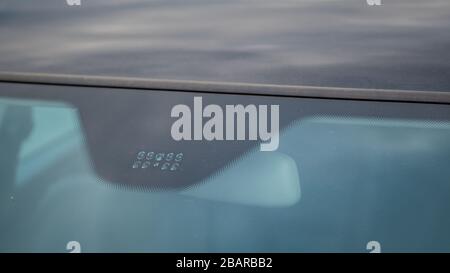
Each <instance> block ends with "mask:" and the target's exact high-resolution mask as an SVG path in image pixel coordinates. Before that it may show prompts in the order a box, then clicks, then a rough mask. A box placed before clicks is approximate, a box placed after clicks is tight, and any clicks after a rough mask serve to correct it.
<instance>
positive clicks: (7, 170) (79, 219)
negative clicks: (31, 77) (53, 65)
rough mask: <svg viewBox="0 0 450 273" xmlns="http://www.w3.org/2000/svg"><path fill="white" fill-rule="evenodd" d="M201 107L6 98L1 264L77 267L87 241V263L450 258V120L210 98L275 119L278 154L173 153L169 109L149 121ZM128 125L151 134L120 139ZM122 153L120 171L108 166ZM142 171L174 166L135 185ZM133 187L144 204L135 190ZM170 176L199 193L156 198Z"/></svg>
mask: <svg viewBox="0 0 450 273" xmlns="http://www.w3.org/2000/svg"><path fill="white" fill-rule="evenodd" d="M198 95H199V94H198V93H190V92H169V91H152V90H149V91H142V90H131V89H130V90H115V89H107V88H87V87H85V88H80V87H68V86H66V87H63V86H45V85H29V84H5V83H2V84H0V151H1V153H0V189H1V191H0V193H1V194H0V196H1V200H0V219H1V221H0V251H1V252H7V251H13V252H27V251H32V252H34V251H36V252H47V251H48V252H66V248H65V247H66V244H67V243H68V242H71V241H76V242H79V243H80V244H81V246H82V249H83V251H84V252H128V251H130V252H131V251H133V252H135V251H138V252H139V251H142V252H247V251H251V252H311V251H312V252H334V251H339V252H367V250H366V244H367V243H368V242H370V241H377V242H380V244H381V245H382V249H383V251H384V252H396V251H406V252H410V251H411V252H415V251H425V252H428V251H438V252H441V251H442V252H450V232H449V230H450V218H449V217H448V214H449V211H450V141H449V139H450V106H448V105H437V104H435V105H433V104H420V103H394V102H369V101H344V100H327V99H307V98H287V97H284V98H283V97H267V96H246V95H225V94H206V93H205V94H200V95H201V96H203V99H204V101H205V102H208V103H219V104H220V103H242V104H247V103H255V104H269V103H272V104H279V105H280V118H281V120H280V124H281V125H280V145H279V148H278V150H277V151H276V152H261V151H259V148H258V145H250V146H245V145H243V144H242V143H237V142H236V143H235V142H232V143H228V144H226V145H225V146H221V145H224V144H220V143H217V142H216V143H215V142H207V141H204V142H201V143H200V144H198V145H199V146H195V147H194V146H192V147H191V145H197V144H190V143H178V144H176V143H175V142H172V141H171V140H170V127H168V126H165V124H166V123H167V124H170V122H169V121H170V107H167V109H165V110H164V109H158V111H157V113H158V114H152V115H149V114H148V113H153V112H151V111H152V110H151V109H153V107H156V106H157V105H159V106H161V107H162V106H164V107H166V106H168V105H175V104H178V103H180V102H184V101H192V98H193V97H194V96H198ZM97 101H101V102H102V109H103V110H101V111H99V110H98V108H97V107H94V106H95V105H94V106H93V105H90V104H91V103H92V104H95V103H96V102H97ZM131 101H134V102H142V103H145V104H148V106H149V107H148V109H147V110H145V111H143V112H142V111H138V112H136V111H135V109H136V108H138V109H143V108H142V107H140V105H139V107H133V106H136V105H130V104H126V103H127V102H131ZM119 102H121V103H125V104H126V105H127V106H129V107H122V108H120V109H118V108H117V107H116V103H119ZM91 106H92V107H91ZM102 111H103V112H105V113H107V114H108V115H102V113H101V112H102ZM146 111H150V112H146ZM125 118H126V119H125ZM141 118H142V119H141ZM168 122H169V123H168ZM89 123H93V124H94V125H96V126H91V125H90V124H89ZM130 123H137V124H136V128H140V127H148V131H145V130H143V131H137V132H136V131H132V132H133V134H129V133H128V132H129V131H128V130H125V132H124V133H123V135H120V134H119V135H118V134H117V132H120V131H123V130H124V128H129V127H127V126H130V125H129V124H130ZM155 131H156V132H158V133H161V135H154V137H155V138H156V136H160V138H158V139H150V138H148V136H146V135H143V136H142V138H141V136H134V135H140V134H145V133H146V132H155ZM95 134H98V135H96V137H95V138H92V136H91V135H95ZM123 136H127V137H123ZM97 137H98V138H97ZM114 138H118V139H119V140H120V141H121V143H122V146H123V147H125V148H126V149H123V150H120V153H119V152H118V153H117V154H116V155H117V157H124V160H123V161H122V160H121V159H118V158H115V157H101V155H102V154H105V153H109V152H110V151H109V150H111V147H114V146H108V145H109V143H111V144H114V143H116V142H115V141H113V139H114ZM92 139H94V140H95V141H94V142H92ZM97 139H101V140H103V142H104V143H102V142H101V141H97ZM141 139H143V140H145V143H137V142H136V141H137V140H141ZM108 141H110V142H108ZM155 143H158V145H155ZM93 144H95V145H93ZM146 145H147V146H146ZM164 145H167V147H169V146H173V147H174V148H173V149H169V148H167V147H164V148H159V147H161V146H164ZM176 145H180V146H176ZM239 145H241V146H239ZM156 146H158V147H156ZM128 147H130V148H128ZM155 147H156V148H155ZM118 148H119V147H118ZM153 148H154V149H153ZM180 149H182V150H183V151H180ZM230 151H232V152H233V156H232V157H229V161H224V163H223V165H222V166H219V165H217V162H219V160H220V156H218V155H223V154H227V153H229V152H230ZM100 159H101V160H100ZM136 159H138V160H141V161H142V162H146V161H147V160H148V161H151V163H152V164H153V163H154V162H161V164H162V163H163V162H170V166H165V167H164V168H168V169H165V170H164V171H161V170H155V169H152V166H149V167H148V169H145V170H142V169H139V170H135V169H133V168H132V165H133V162H134V160H136ZM105 160H106V162H104V161H105ZM158 160H159V161H158ZM97 161H101V162H97ZM122 162H124V163H123V166H122V165H121V164H122ZM174 163H179V165H177V166H181V167H182V168H181V169H180V170H177V171H174V172H170V168H172V166H173V164H174ZM191 163H192V164H191ZM190 164H191V165H190ZM111 166H112V167H111ZM163 166H164V165H160V166H159V168H162V167H163ZM109 167H111V168H109ZM141 167H142V166H141ZM116 171H118V172H117V173H116ZM136 171H139V175H141V174H142V175H144V178H146V182H147V183H148V185H149V187H148V188H142V186H139V187H138V188H133V187H132V186H133V185H132V184H129V183H130V181H131V180H133V179H132V178H133V175H134V173H135V172H136ZM123 174H125V175H124V176H122V175H123ZM201 174H203V175H201ZM163 175H174V176H173V177H171V179H173V180H179V179H180V180H183V181H187V180H190V179H191V178H192V177H202V178H201V180H199V181H197V180H195V179H193V180H192V181H191V182H190V184H189V185H186V186H183V187H181V188H164V187H160V186H158V187H155V188H153V186H152V185H153V184H152V183H156V182H158V181H157V180H159V179H166V178H165V177H164V176H163ZM107 178H109V179H111V181H108V179H107ZM119 178H120V179H119ZM139 178H141V177H139ZM113 180H116V181H113Z"/></svg>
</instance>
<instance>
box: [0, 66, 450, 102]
mask: <svg viewBox="0 0 450 273" xmlns="http://www.w3.org/2000/svg"><path fill="white" fill-rule="evenodd" d="M0 82H10V83H27V84H51V85H66V86H80V87H110V88H124V89H146V90H166V91H188V92H207V93H225V94H245V95H265V96H286V97H303V98H322V99H348V100H371V101H392V102H418V103H437V104H450V92H440V91H412V90H389V89H364V88H343V87H316V86H296V85H274V84H253V83H225V82H206V81H205V82H204V81H181V80H163V79H145V78H128V77H106V76H86V75H66V74H42V73H18V72H0Z"/></svg>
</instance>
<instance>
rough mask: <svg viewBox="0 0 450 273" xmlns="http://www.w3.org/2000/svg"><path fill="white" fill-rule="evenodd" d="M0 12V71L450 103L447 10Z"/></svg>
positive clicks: (233, 0) (25, 8)
mask: <svg viewBox="0 0 450 273" xmlns="http://www.w3.org/2000/svg"><path fill="white" fill-rule="evenodd" d="M81 1H82V5H81V6H80V7H70V6H67V5H66V3H65V0H40V1H33V3H31V2H29V1H15V0H4V1H2V2H1V3H0V37H2V38H1V44H0V56H1V58H0V71H16V72H37V73H64V74H83V75H91V76H114V77H115V76H119V77H142V78H158V79H170V80H198V81H220V82H247V83H263V84H281V85H312V86H330V87H352V88H377V89H399V90H421V91H450V51H449V49H450V34H449V30H450V2H449V1H448V0H430V1H420V0H408V1H405V0H384V2H383V5H382V6H381V7H371V6H368V5H367V4H366V1H365V0H342V1H336V0H323V1H317V0H297V1H291V0H278V1H262V0H261V1H256V0H255V1H252V0H239V1H238V0H227V1H211V0H177V1H169V0H164V1H163V0H160V1H151V0H96V1H88V0H81Z"/></svg>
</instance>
